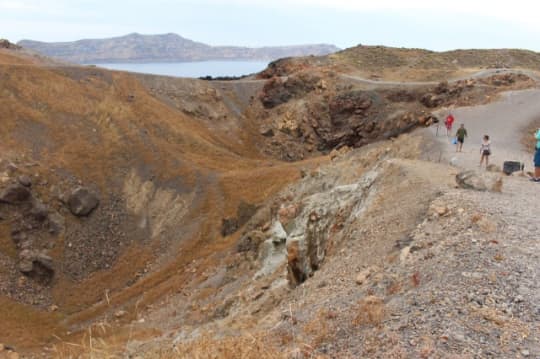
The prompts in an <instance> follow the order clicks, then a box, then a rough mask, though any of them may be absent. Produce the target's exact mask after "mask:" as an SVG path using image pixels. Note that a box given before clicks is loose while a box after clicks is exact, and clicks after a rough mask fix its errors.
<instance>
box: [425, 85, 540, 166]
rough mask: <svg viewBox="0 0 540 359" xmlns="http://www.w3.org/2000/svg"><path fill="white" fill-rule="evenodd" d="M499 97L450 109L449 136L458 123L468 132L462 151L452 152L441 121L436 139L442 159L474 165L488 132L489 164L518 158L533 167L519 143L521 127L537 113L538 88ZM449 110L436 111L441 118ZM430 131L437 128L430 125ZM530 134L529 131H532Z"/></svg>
mask: <svg viewBox="0 0 540 359" xmlns="http://www.w3.org/2000/svg"><path fill="white" fill-rule="evenodd" d="M501 96H502V97H501V100H500V101H497V102H494V103H491V104H488V105H483V106H474V107H463V108H457V109H455V110H452V113H453V114H454V117H455V118H456V121H455V122H454V128H453V129H452V132H453V133H452V136H453V135H454V134H455V131H456V130H457V128H458V127H459V125H460V124H462V123H463V124H464V125H465V128H466V129H467V132H468V138H466V139H465V144H464V146H463V152H462V153H456V152H455V149H456V148H455V146H454V145H452V144H451V137H450V138H448V137H447V136H446V129H445V128H444V125H443V124H442V123H441V124H440V127H439V135H438V137H437V139H438V140H439V142H440V143H441V145H442V146H441V148H442V150H443V158H445V159H446V160H452V163H454V164H455V165H457V166H459V167H465V168H477V167H478V163H479V161H480V143H481V142H482V137H483V135H484V134H487V135H489V136H490V138H491V147H492V155H491V156H490V163H494V164H496V165H501V166H502V163H503V162H504V161H520V162H523V163H525V166H526V168H527V169H531V168H532V153H531V152H529V151H527V150H526V149H525V148H524V147H523V145H522V143H521V137H522V134H523V129H524V128H525V127H526V126H527V125H528V124H529V123H530V122H531V121H532V120H534V119H535V118H537V117H538V116H539V115H540V89H531V90H524V91H514V92H508V93H505V94H502V95H501ZM447 115H448V110H441V111H439V112H438V113H437V116H438V117H439V119H441V120H444V118H445V117H446V116H447ZM430 130H431V132H432V133H433V134H435V133H436V131H437V127H436V126H433V127H431V128H430ZM531 136H532V134H531Z"/></svg>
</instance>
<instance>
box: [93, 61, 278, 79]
mask: <svg viewBox="0 0 540 359" xmlns="http://www.w3.org/2000/svg"><path fill="white" fill-rule="evenodd" d="M267 65H268V61H199V62H166V63H112V64H97V66H99V67H104V68H106V69H110V70H121V71H130V72H139V73H145V74H154V75H165V76H175V77H204V76H212V77H219V76H232V77H237V76H242V75H249V74H253V73H256V72H259V71H262V70H264V69H265V68H266V66H267Z"/></svg>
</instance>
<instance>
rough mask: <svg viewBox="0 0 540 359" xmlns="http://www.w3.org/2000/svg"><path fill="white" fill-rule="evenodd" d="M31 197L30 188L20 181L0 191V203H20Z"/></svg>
mask: <svg viewBox="0 0 540 359" xmlns="http://www.w3.org/2000/svg"><path fill="white" fill-rule="evenodd" d="M29 198H30V191H29V190H28V188H26V187H24V186H22V185H21V184H19V183H15V184H11V185H9V186H8V187H7V188H5V189H4V190H3V191H2V192H1V193H0V203H1V202H4V203H11V204H14V203H20V202H24V201H26V200H28V199H29Z"/></svg>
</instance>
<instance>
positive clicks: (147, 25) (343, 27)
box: [0, 0, 540, 51]
mask: <svg viewBox="0 0 540 359" xmlns="http://www.w3.org/2000/svg"><path fill="white" fill-rule="evenodd" d="M539 12H540V2H536V1H532V0H511V1H509V0H505V1H500V0H492V1H483V0H481V1H474V0H446V1H439V0H401V1H400V0H370V1H363V0H357V1H354V0H130V1H123V0H79V1H77V0H0V38H7V39H9V40H10V41H12V42H16V41H19V40H21V39H32V40H40V41H73V40H78V39H83V38H102V37H113V36H121V35H125V34H128V33H133V32H138V33H142V34H161V33H171V32H173V33H177V34H179V35H181V36H184V37H186V38H189V39H192V40H195V41H200V42H204V43H207V44H210V45H237V46H274V45H295V44H308V43H329V44H335V45H336V46H338V47H340V48H347V47H351V46H356V45H358V44H364V45H386V46H395V47H417V48H426V49H431V50H436V51H444V50H451V49H457V48H525V49H530V50H535V51H540V41H539V38H540V21H538V20H537V17H538V16H540V15H539Z"/></svg>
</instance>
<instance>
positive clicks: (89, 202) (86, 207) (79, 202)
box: [67, 187, 99, 217]
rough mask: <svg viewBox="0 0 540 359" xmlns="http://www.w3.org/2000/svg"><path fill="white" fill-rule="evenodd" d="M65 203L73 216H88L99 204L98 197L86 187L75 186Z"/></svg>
mask: <svg viewBox="0 0 540 359" xmlns="http://www.w3.org/2000/svg"><path fill="white" fill-rule="evenodd" d="M67 205H68V208H69V210H70V211H71V213H73V214H74V215H75V216H79V217H81V216H88V215H89V214H90V213H92V211H93V210H94V209H95V208H96V207H97V206H98V205H99V199H98V197H97V196H96V195H95V194H94V193H92V192H90V190H88V188H85V187H77V188H75V189H74V190H73V192H71V194H70V195H69V198H68V200H67Z"/></svg>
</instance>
